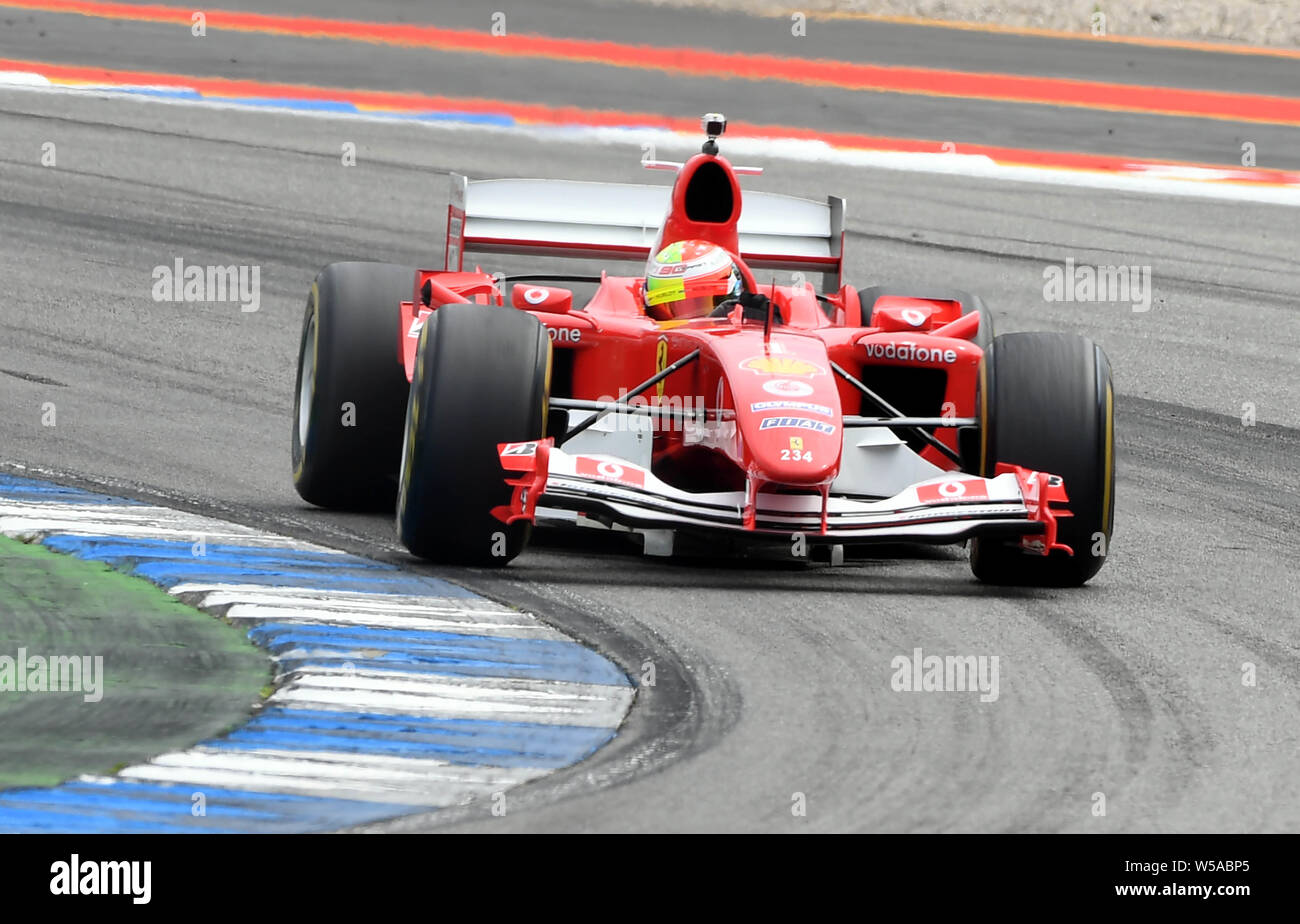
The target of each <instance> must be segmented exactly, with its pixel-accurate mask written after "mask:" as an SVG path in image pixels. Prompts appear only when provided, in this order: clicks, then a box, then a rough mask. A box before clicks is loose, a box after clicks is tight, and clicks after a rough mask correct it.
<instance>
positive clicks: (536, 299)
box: [524, 288, 551, 305]
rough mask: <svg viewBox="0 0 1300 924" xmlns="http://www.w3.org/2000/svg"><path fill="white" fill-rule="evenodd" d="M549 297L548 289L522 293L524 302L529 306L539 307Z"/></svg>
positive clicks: (535, 289)
mask: <svg viewBox="0 0 1300 924" xmlns="http://www.w3.org/2000/svg"><path fill="white" fill-rule="evenodd" d="M550 297H551V290H550V289H538V288H532V289H528V290H526V291H525V292H524V301H526V302H528V304H530V305H540V304H541V303H542V302H544V301H546V300H547V299H548V298H550Z"/></svg>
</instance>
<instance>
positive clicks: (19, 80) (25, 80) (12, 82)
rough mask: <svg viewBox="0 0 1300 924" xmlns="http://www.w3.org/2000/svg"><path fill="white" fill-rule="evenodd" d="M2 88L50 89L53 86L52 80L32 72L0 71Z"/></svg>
mask: <svg viewBox="0 0 1300 924" xmlns="http://www.w3.org/2000/svg"><path fill="white" fill-rule="evenodd" d="M0 86H5V87H15V88H27V89H30V88H33V87H39V88H40V89H49V88H50V87H52V86H53V84H51V83H50V79H49V78H48V77H46V76H45V75H43V74H36V73H33V72H31V71H0Z"/></svg>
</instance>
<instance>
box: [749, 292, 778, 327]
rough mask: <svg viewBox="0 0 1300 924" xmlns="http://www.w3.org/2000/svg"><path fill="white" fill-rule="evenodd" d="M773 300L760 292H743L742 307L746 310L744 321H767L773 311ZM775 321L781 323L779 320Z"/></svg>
mask: <svg viewBox="0 0 1300 924" xmlns="http://www.w3.org/2000/svg"><path fill="white" fill-rule="evenodd" d="M771 301H772V300H771V299H770V298H768V297H767V296H766V295H763V294H762V293H760V292H742V293H741V294H740V305H741V307H742V308H744V309H745V311H744V315H743V317H744V319H745V320H746V321H764V322H766V321H767V314H768V312H769V311H770V310H771ZM774 320H777V321H779V320H780V319H779V318H775V319H774Z"/></svg>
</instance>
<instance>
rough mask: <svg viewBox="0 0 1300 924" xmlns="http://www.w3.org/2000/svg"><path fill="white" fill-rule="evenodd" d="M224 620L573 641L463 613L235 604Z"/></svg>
mask: <svg viewBox="0 0 1300 924" xmlns="http://www.w3.org/2000/svg"><path fill="white" fill-rule="evenodd" d="M224 615H225V618H226V619H229V620H231V621H235V622H238V621H241V620H243V621H248V622H289V623H293V622H300V623H302V624H303V625H311V626H329V627H332V628H338V629H346V628H348V627H349V626H363V627H366V628H378V629H397V630H409V631H413V632H415V631H418V632H448V633H457V634H460V635H482V636H487V637H490V638H534V639H546V640H549V641H556V642H569V641H572V639H570V638H569V637H568V636H566V635H565V634H564V633H562V632H559V631H557V630H555V629H552V628H550V627H549V626H545V625H542V624H541V623H533V624H531V625H530V624H527V623H515V622H510V621H506V622H499V621H497V620H495V619H493V618H490V617H489V616H488V615H486V614H481V613H465V614H461V615H460V616H459V617H453V616H448V617H444V618H441V619H437V618H430V617H427V616H402V615H395V616H394V615H390V614H388V613H370V612H366V611H365V610H361V611H354V612H349V611H342V610H340V611H331V610H292V609H288V608H285V607H267V606H244V605H242V604H235V605H234V606H232V607H230V609H228V610H226V612H225V614H224Z"/></svg>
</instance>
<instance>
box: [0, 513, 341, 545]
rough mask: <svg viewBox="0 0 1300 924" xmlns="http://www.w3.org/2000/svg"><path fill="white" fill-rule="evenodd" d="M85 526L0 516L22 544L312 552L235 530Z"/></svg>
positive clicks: (3, 527) (0, 528)
mask: <svg viewBox="0 0 1300 924" xmlns="http://www.w3.org/2000/svg"><path fill="white" fill-rule="evenodd" d="M86 526H87V524H86V523H85V522H73V521H70V520H66V519H57V520H56V519H52V518H49V517H12V516H5V515H0V533H4V534H5V535H7V536H13V537H14V538H17V539H20V540H22V541H24V542H28V541H38V540H40V539H43V538H45V537H47V536H80V537H82V538H86V539H177V540H181V541H185V542H195V541H197V540H198V538H199V537H200V536H201V537H203V540H204V541H205V542H230V543H232V544H238V545H251V546H257V547H259V548H274V549H285V550H287V551H292V550H295V549H297V550H301V551H313V552H314V551H316V549H312V548H310V547H309V546H290V545H286V544H285V540H283V539H281V538H279V537H275V536H267V535H265V534H262V535H258V534H256V533H251V532H242V531H239V528H238V527H226V528H224V529H221V528H217V527H214V526H211V525H206V524H203V525H200V524H189V523H182V524H177V525H175V526H166V527H164V526H151V525H149V524H137V523H122V522H119V523H97V524H95V526H96V527H97V528H96V530H95V531H94V532H87V531H86Z"/></svg>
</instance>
